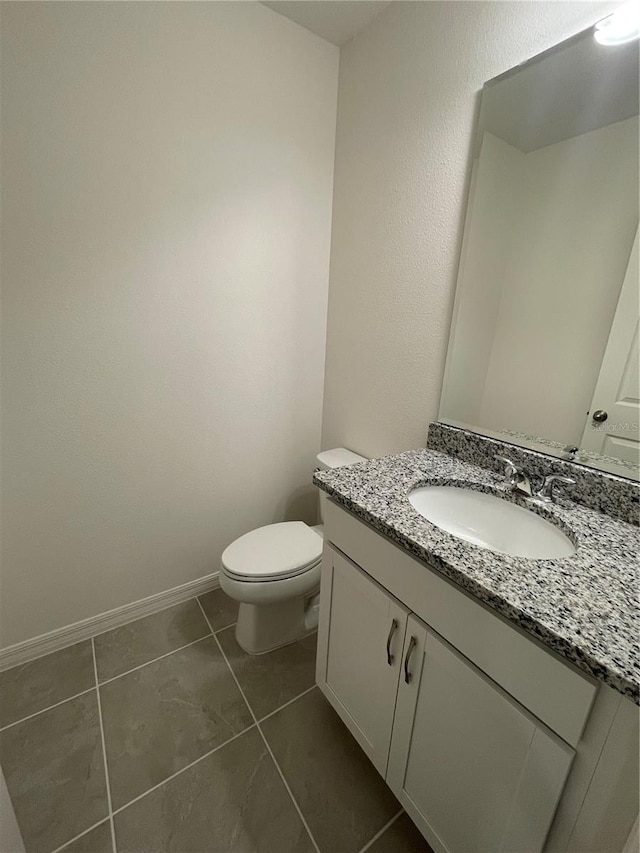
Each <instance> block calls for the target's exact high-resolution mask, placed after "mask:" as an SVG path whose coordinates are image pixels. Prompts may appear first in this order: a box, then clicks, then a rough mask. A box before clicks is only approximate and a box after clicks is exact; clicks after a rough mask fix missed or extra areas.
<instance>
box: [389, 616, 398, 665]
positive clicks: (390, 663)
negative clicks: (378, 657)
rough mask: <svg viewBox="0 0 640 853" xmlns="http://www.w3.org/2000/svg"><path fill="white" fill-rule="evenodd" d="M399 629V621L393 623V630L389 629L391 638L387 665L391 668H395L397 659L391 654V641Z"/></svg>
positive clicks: (395, 620)
mask: <svg viewBox="0 0 640 853" xmlns="http://www.w3.org/2000/svg"><path fill="white" fill-rule="evenodd" d="M397 627H398V620H397V619H394V620H393V621H392V622H391V628H390V629H389V636H388V637H387V663H388V664H389V666H393V662H394V660H395V659H396V657H395V655H392V654H391V640H392V639H393V635H394V634H395V632H396V628H397Z"/></svg>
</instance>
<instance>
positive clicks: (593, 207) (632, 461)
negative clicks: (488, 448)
mask: <svg viewBox="0 0 640 853" xmlns="http://www.w3.org/2000/svg"><path fill="white" fill-rule="evenodd" d="M638 47H639V43H638V41H632V42H628V43H625V44H619V45H615V46H614V45H602V44H599V43H598V42H597V41H596V40H595V38H594V30H593V29H589V30H587V31H585V32H584V33H581V34H579V35H578V36H576V37H574V38H572V39H570V40H569V41H566V42H563V43H562V44H560V45H558V46H557V47H555V48H552V49H551V50H549V51H546V52H545V53H544V54H541V55H540V56H538V57H535V58H534V59H532V60H531V61H529V62H527V63H525V64H524V65H520V66H518V67H517V68H515V69H513V70H512V71H510V72H507V73H506V74H503V75H502V76H500V77H498V78H496V79H495V80H492V81H490V82H489V83H487V84H486V85H485V87H484V89H483V92H482V100H481V106H480V114H479V120H478V128H477V133H476V138H475V141H474V149H473V168H472V177H471V186H470V192H469V201H468V209H467V217H466V223H465V231H464V238H463V246H462V253H461V259H460V269H459V276H458V285H457V290H456V303H455V309H454V317H453V322H452V327H451V335H450V340H449V351H448V356H447V367H446V372H445V382H444V387H443V392H442V399H441V403H440V413H439V419H440V421H441V422H443V423H447V424H452V425H454V426H461V427H464V428H466V429H470V430H473V431H474V432H478V433H482V434H484V435H490V436H494V437H496V436H497V437H500V438H502V439H503V440H507V441H512V442H513V443H515V444H520V445H523V446H528V447H533V448H535V449H537V450H540V451H542V452H545V453H552V454H556V455H565V456H567V457H569V458H571V455H572V458H574V459H575V461H577V462H581V463H582V464H585V465H590V466H593V467H598V468H601V469H604V470H608V471H611V472H613V473H616V474H619V475H621V476H624V477H632V478H637V476H638V471H639V465H638V463H639V459H640V432H639V413H640V400H639V398H640V391H639V377H638V372H639V371H638V315H639V292H638V280H639V279H638V203H639V193H640V185H639V178H638V172H639V168H638V160H639V150H638V149H639V145H638V99H639V91H638V90H639V85H638V80H639V72H640V69H639V62H638V57H639V50H638ZM571 446H574V447H577V448H579V449H578V451H577V452H575V451H573V452H572V451H571V450H570V449H569V450H565V449H564V448H566V447H569V448H570V447H571Z"/></svg>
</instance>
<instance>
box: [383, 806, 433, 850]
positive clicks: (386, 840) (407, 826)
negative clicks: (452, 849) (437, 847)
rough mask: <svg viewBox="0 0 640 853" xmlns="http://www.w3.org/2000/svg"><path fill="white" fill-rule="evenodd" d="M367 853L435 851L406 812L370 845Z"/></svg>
mask: <svg viewBox="0 0 640 853" xmlns="http://www.w3.org/2000/svg"><path fill="white" fill-rule="evenodd" d="M367 853H433V850H432V849H431V847H430V846H429V845H428V844H427V842H426V841H425V840H424V838H423V837H422V836H421V835H420V833H419V832H418V830H417V828H416V825H415V823H414V822H413V821H412V820H411V818H410V817H409V816H408V815H407V814H406V813H404V814H402V815H401V816H400V817H399V818H398V820H395V821H394V822H393V823H392V824H391V826H390V827H389V829H386V830H385V831H384V832H383V833H382V835H381V836H380V838H378V840H377V841H376V842H375V843H374V844H372V845H371V847H369V849H368V850H367Z"/></svg>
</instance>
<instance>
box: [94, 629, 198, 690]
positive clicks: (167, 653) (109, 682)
mask: <svg viewBox="0 0 640 853" xmlns="http://www.w3.org/2000/svg"><path fill="white" fill-rule="evenodd" d="M212 633H213V632H210V633H208V634H205V635H204V637H198V639H197V640H192V641H191V642H190V643H185V644H184V646H178V648H177V649H172V650H171V651H170V652H165V654H163V655H158V657H157V658H153V660H148V661H145V663H141V664H140V665H139V666H134V667H132V669H128V670H127V671H126V672H121V673H119V674H118V675H114V676H112V677H111V678H106V679H105V680H104V681H98V686H99V687H104V685H105V684H111V682H112V681H117V680H118V679H119V678H123V676H125V675H129V673H131V672H137V671H138V670H139V669H144V668H145V666H149V664H152V663H156V661H159V660H162V659H163V658H168V657H169V655H172V654H174V653H175V652H181V651H182V650H183V649H188V648H189V646H195V644H196V643H201V642H202V641H203V640H208V639H209V637H211V636H212Z"/></svg>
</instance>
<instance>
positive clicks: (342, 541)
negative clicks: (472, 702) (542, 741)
mask: <svg viewBox="0 0 640 853" xmlns="http://www.w3.org/2000/svg"><path fill="white" fill-rule="evenodd" d="M325 538H326V539H327V540H328V541H330V542H332V543H333V544H334V545H335V546H336V547H337V548H339V549H340V550H341V551H342V552H343V553H345V554H346V555H347V556H348V557H350V558H351V559H352V560H353V561H354V562H356V563H357V564H358V565H359V566H361V567H362V568H363V569H364V570H365V571H366V572H367V574H369V575H370V576H371V577H372V578H374V579H375V580H376V581H377V582H378V583H379V584H381V586H383V587H384V588H385V589H387V590H388V591H389V592H390V593H391V594H392V595H394V596H395V597H396V598H397V599H398V600H399V601H401V602H402V603H403V604H404V605H405V606H406V607H408V608H409V609H410V610H412V611H413V612H414V613H416V614H417V615H418V616H419V617H420V619H422V620H423V621H424V622H426V623H427V624H428V625H430V626H431V627H432V628H433V629H434V630H435V631H437V632H438V633H439V634H440V635H441V636H442V637H444V639H445V640H447V642H449V643H451V645H452V646H454V648H456V649H458V650H459V651H460V652H461V653H462V654H463V655H465V657H467V658H469V660H470V661H472V662H473V663H474V664H475V665H476V666H477V667H479V669H481V670H482V671H483V672H485V673H486V674H487V675H488V676H489V677H490V678H492V679H493V680H494V681H495V682H496V683H497V684H499V685H500V686H501V687H502V688H503V689H504V690H506V691H507V693H509V694H510V695H511V696H513V697H514V698H515V699H517V701H518V702H520V703H521V704H522V705H523V706H524V707H525V708H527V709H528V710H529V711H531V713H533V714H534V715H535V716H536V717H538V718H539V719H540V720H542V721H543V722H544V723H546V725H548V726H549V728H550V729H552V730H553V731H555V732H556V733H557V734H559V735H560V737H562V738H563V739H564V740H565V741H567V743H569V744H571V745H572V746H575V745H576V744H577V743H578V741H579V740H580V736H581V734H582V731H583V729H584V725H585V723H586V720H587V717H588V715H589V710H590V708H591V704H592V702H593V699H594V698H595V694H596V692H597V684H596V682H595V680H594V679H591V678H589V677H588V676H586V675H584V674H583V673H581V672H579V671H578V670H577V669H576V668H575V667H573V666H571V665H570V664H568V663H566V662H564V661H563V660H562V659H561V658H560V657H559V656H557V655H556V654H555V653H554V652H552V651H551V650H548V649H546V648H545V647H543V646H542V645H540V644H539V643H538V642H537V641H535V640H534V639H533V638H531V637H529V636H528V635H526V634H525V633H524V632H523V631H521V630H520V629H519V628H517V627H516V626H515V625H513V624H511V623H510V622H508V621H507V620H505V619H503V618H502V617H501V616H499V615H498V614H496V613H494V612H493V611H491V610H490V609H489V608H487V607H486V606H485V605H483V604H482V603H481V602H479V601H477V600H476V599H475V598H473V596H471V595H469V594H468V593H466V592H464V590H462V589H461V588H460V587H458V586H457V585H456V584H454V583H452V582H451V581H449V580H448V579H447V578H445V577H444V576H443V575H441V574H439V573H438V572H437V571H435V570H434V569H430V568H429V567H428V566H426V565H425V564H424V563H422V562H420V561H419V560H417V559H415V558H413V557H411V556H409V555H408V554H407V553H406V552H405V551H403V550H402V549H401V548H399V547H398V546H397V545H394V544H393V543H392V542H391V541H390V540H389V539H386V538H385V537H384V536H381V535H380V534H379V533H377V532H376V531H375V530H373V529H372V528H371V527H369V526H368V525H366V524H365V523H364V522H362V521H360V520H359V519H357V518H356V517H355V516H353V515H351V514H350V513H348V512H347V511H346V510H344V509H342V508H341V507H339V506H338V505H337V504H335V503H333V502H332V501H327V506H326V508H325Z"/></svg>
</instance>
